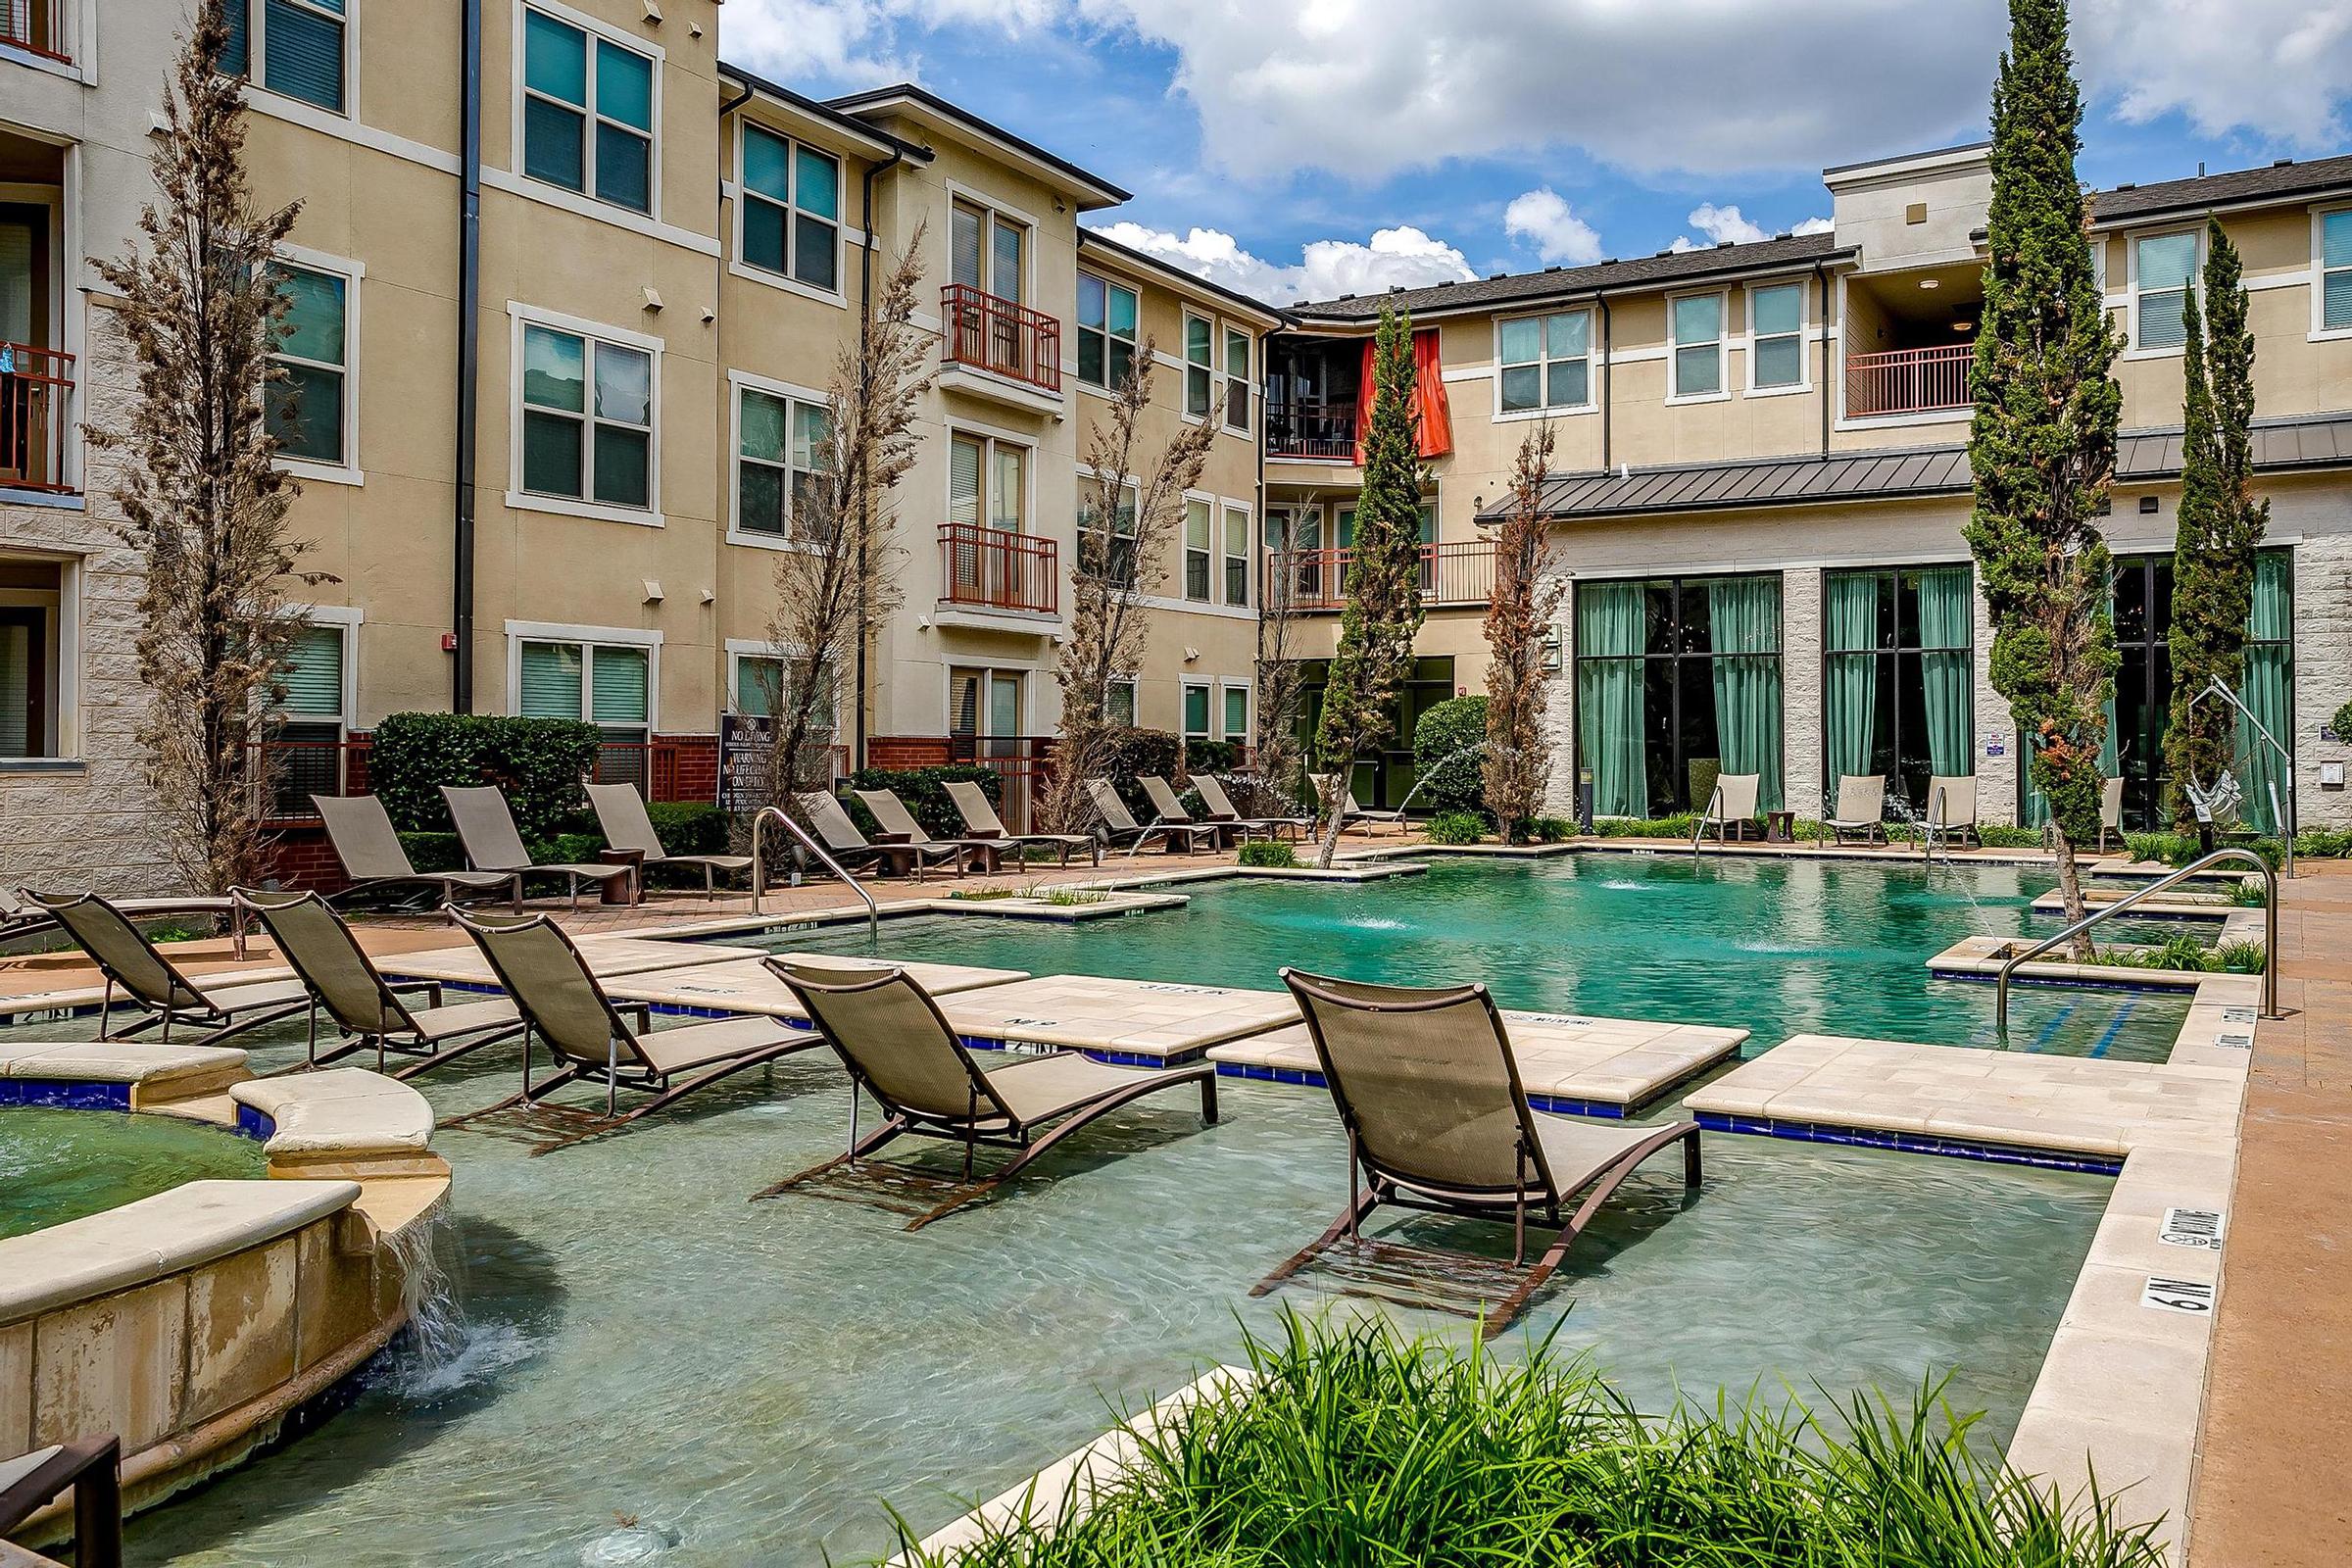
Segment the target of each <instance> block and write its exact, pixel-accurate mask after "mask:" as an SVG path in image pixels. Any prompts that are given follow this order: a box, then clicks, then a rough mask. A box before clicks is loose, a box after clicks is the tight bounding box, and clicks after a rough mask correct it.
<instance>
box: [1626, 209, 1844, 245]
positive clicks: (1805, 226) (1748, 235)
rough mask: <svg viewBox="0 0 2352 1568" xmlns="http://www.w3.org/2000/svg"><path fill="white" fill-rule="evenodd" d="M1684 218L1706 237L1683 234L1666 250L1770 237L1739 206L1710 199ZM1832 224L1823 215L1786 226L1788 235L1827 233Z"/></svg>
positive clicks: (1767, 231)
mask: <svg viewBox="0 0 2352 1568" xmlns="http://www.w3.org/2000/svg"><path fill="white" fill-rule="evenodd" d="M1684 221H1685V222H1687V223H1689V224H1690V225H1691V227H1692V228H1695V229H1697V230H1698V231H1699V232H1700V233H1701V234H1704V235H1706V236H1707V237H1706V238H1705V239H1703V240H1697V239H1692V238H1691V236H1690V235H1688V234H1684V235H1681V236H1679V237H1678V238H1677V239H1676V240H1675V242H1674V243H1673V244H1672V245H1669V246H1668V247H1666V248H1667V249H1668V250H1671V251H1703V250H1705V249H1706V248H1707V247H1708V246H1710V245H1752V244H1754V243H1755V242H1756V241H1757V240H1760V239H1770V238H1772V233H1771V231H1770V230H1768V229H1766V228H1765V227H1764V226H1763V225H1762V224H1760V223H1752V222H1750V221H1747V219H1746V218H1744V217H1742V216H1741V215H1740V209H1739V208H1737V207H1718V206H1716V205H1715V204H1714V203H1713V202H1701V203H1699V205H1698V206H1697V207H1696V208H1695V209H1693V210H1692V212H1691V216H1690V217H1689V218H1687V219H1685V220H1684ZM1831 226H1832V225H1831V223H1830V221H1829V220H1828V219H1826V218H1808V219H1805V220H1804V221H1801V222H1798V223H1797V224H1795V225H1794V226H1793V227H1791V228H1789V230H1788V232H1789V233H1791V234H1827V233H1828V232H1829V231H1830V228H1831Z"/></svg>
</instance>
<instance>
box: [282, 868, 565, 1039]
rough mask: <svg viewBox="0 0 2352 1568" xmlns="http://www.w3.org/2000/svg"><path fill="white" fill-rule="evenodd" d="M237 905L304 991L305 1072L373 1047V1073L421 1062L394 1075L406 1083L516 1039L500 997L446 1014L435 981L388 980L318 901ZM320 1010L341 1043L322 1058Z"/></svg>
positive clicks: (514, 1016) (510, 1008) (511, 1012)
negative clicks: (307, 1022) (256, 922)
mask: <svg viewBox="0 0 2352 1568" xmlns="http://www.w3.org/2000/svg"><path fill="white" fill-rule="evenodd" d="M236 898H237V902H238V903H240V904H242V905H244V906H245V907H247V908H250V909H252V910H254V911H255V912H256V913H258V914H260V915H261V917H262V924H264V925H266V926H268V927H269V928H270V940H272V941H274V942H275V943H276V944H277V952H278V956H280V957H282V958H284V959H285V960H286V962H287V963H288V964H289V965H291V966H292V968H293V970H294V973H295V976H296V977H297V978H298V979H300V980H301V981H302V983H303V984H304V985H306V986H308V987H310V991H311V999H312V1002H311V1036H310V1045H309V1050H308V1051H307V1052H306V1053H305V1055H304V1060H303V1063H302V1067H303V1068H310V1067H319V1066H323V1065H324V1064H325V1063H327V1062H330V1061H334V1060H336V1059H338V1058H339V1057H343V1056H348V1055H351V1054H354V1053H356V1052H362V1051H366V1050H368V1048H369V1047H371V1046H372V1047H373V1048H374V1049H375V1070H376V1071H377V1072H382V1071H383V1070H384V1065H385V1055H386V1054H387V1053H389V1052H398V1053H400V1054H402V1055H407V1056H421V1057H422V1058H423V1059H422V1060H421V1061H415V1062H411V1063H410V1064H409V1065H407V1066H405V1067H403V1068H401V1070H400V1071H399V1072H398V1073H396V1074H395V1075H394V1076H396V1077H400V1078H412V1077H415V1076H416V1075H417V1073H420V1072H422V1071H424V1070H425V1069H426V1068H427V1067H432V1066H437V1065H439V1064H440V1063H442V1062H444V1061H448V1060H450V1059H451V1058H452V1057H456V1056H462V1055H465V1054H466V1053H467V1052H469V1051H473V1050H476V1049H478V1048H480V1047H482V1046H488V1045H495V1044H496V1043H497V1042H499V1041H501V1040H511V1039H513V1038H515V1036H516V1035H519V1034H521V1033H522V1015H521V1014H520V1013H518V1012H516V1011H515V1004H513V1003H512V1002H509V1001H508V1000H507V999H506V998H504V997H486V998H483V999H481V1000H479V1001H469V1002H459V1003H453V1004H451V1005H447V1006H444V1005H442V1002H441V982H439V981H438V980H387V979H386V978H385V977H384V975H383V972H382V971H381V970H379V969H377V968H376V966H375V962H374V960H373V959H371V958H369V957H368V954H367V950H366V949H364V948H362V947H361V946H360V944H359V942H358V940H357V939H356V938H354V937H353V936H352V934H351V927H349V926H348V925H345V924H344V923H343V917H342V916H341V915H339V914H337V913H336V912H335V911H334V908H333V907H331V906H330V905H329V904H328V903H327V902H326V900H325V899H323V898H321V897H319V895H318V894H316V893H270V892H264V891H262V890H260V889H256V888H239V889H237V890H236ZM403 992H407V993H410V994H411V995H414V994H416V993H418V992H422V993H423V994H424V997H425V1005H424V1006H423V1007H421V1008H412V1007H411V1006H410V1005H408V1004H407V1003H406V1002H404V1001H402V1000H401V994H402V993H403ZM320 1008H324V1009H325V1010H326V1015H327V1018H328V1019H329V1020H330V1021H331V1022H332V1023H333V1024H334V1026H335V1030H336V1033H337V1034H338V1035H339V1036H340V1037H341V1039H340V1041H339V1042H338V1043H337V1044H336V1045H335V1046H334V1048H333V1049H331V1050H329V1051H328V1052H327V1053H326V1054H324V1055H320V1054H319V1009H320ZM285 1070H286V1071H289V1072H293V1071H300V1070H302V1068H287V1069H285Z"/></svg>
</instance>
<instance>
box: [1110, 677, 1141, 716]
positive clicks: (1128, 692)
mask: <svg viewBox="0 0 2352 1568" xmlns="http://www.w3.org/2000/svg"><path fill="white" fill-rule="evenodd" d="M1108 711H1109V717H1110V721H1111V722H1112V723H1114V724H1133V723H1134V722H1135V682H1134V681H1133V680H1132V679H1128V680H1114V681H1112V682H1111V683H1110V702H1109V705H1108Z"/></svg>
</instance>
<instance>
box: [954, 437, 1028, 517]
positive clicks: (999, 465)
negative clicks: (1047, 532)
mask: <svg viewBox="0 0 2352 1568" xmlns="http://www.w3.org/2000/svg"><path fill="white" fill-rule="evenodd" d="M1028 476H1029V449H1028V448H1026V447H1016V446H1014V445H1013V444H1012V443H1011V442H1009V441H999V440H998V439H996V437H994V436H981V435H965V434H962V433H961V432H958V433H957V434H956V437H955V439H954V440H952V441H950V442H949V444H948V520H949V521H950V522H956V523H963V524H966V525H975V526H979V527H986V528H996V529H1001V530H1002V531H1004V532H1005V533H1020V532H1022V531H1023V529H1022V526H1021V523H1022V519H1023V518H1025V517H1026V516H1027V515H1029V477H1028Z"/></svg>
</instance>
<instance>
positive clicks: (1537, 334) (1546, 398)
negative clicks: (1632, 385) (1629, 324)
mask: <svg viewBox="0 0 2352 1568" xmlns="http://www.w3.org/2000/svg"><path fill="white" fill-rule="evenodd" d="M1495 365H1496V367H1497V374H1496V376H1495V381H1496V385H1497V393H1496V395H1497V397H1498V398H1499V400H1500V401H1499V404H1498V412H1500V413H1503V414H1528V413H1533V412H1535V411H1537V410H1542V409H1583V408H1590V407H1592V404H1593V313H1592V312H1591V311H1561V312H1557V313H1555V314H1553V315H1550V316H1521V317H1514V318H1512V319H1508V320H1503V321H1497V322H1495Z"/></svg>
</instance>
